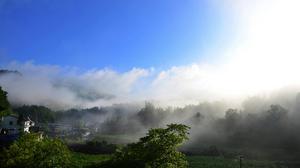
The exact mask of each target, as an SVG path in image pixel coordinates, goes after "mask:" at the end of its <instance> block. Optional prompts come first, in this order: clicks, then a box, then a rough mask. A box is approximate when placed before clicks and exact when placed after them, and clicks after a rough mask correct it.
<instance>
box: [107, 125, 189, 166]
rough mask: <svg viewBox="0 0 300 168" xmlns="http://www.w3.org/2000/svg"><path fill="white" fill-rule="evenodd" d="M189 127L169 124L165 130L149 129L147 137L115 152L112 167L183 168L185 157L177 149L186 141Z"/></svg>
mask: <svg viewBox="0 0 300 168" xmlns="http://www.w3.org/2000/svg"><path fill="white" fill-rule="evenodd" d="M188 129H189V127H188V126H186V125H183V124H170V125H168V127H167V128H166V129H163V128H156V129H150V131H149V132H148V134H147V136H145V137H143V138H141V139H140V141H139V142H137V143H132V144H129V145H127V146H126V147H124V148H121V149H119V150H117V152H116V153H115V154H114V158H113V165H112V166H113V167H130V168H142V167H145V168H185V167H187V165H188V163H187V161H186V158H185V155H184V154H183V153H181V152H179V151H177V147H178V146H179V145H181V144H182V143H183V142H184V141H185V140H187V139H188V137H187V134H188Z"/></svg>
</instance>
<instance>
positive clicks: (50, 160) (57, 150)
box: [0, 134, 71, 168]
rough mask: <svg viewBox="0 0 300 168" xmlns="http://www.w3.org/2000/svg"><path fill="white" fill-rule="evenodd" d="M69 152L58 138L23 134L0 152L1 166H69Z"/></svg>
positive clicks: (27, 167) (34, 167)
mask: <svg viewBox="0 0 300 168" xmlns="http://www.w3.org/2000/svg"><path fill="white" fill-rule="evenodd" d="M70 160H71V154H70V151H69V150H68V148H67V146H65V145H64V144H63V143H62V142H61V141H60V140H58V139H50V138H41V137H40V136H39V135H38V134H24V135H23V136H22V137H21V138H20V139H19V140H17V141H15V142H14V143H13V144H12V145H10V146H9V148H8V149H4V150H3V151H2V153H1V154H0V161H1V162H0V163H1V167H25V168H29V167H30V168H36V167H46V168H47V167H49V168H50V167H70V164H71V161H70Z"/></svg>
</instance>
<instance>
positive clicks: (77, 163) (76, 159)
mask: <svg viewBox="0 0 300 168" xmlns="http://www.w3.org/2000/svg"><path fill="white" fill-rule="evenodd" d="M110 157H111V156H110V155H90V154H83V153H77V152H73V153H72V162H73V165H74V167H90V166H92V165H97V164H99V163H101V162H104V161H107V160H109V159H110Z"/></svg>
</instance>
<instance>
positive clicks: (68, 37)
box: [0, 0, 230, 72]
mask: <svg viewBox="0 0 300 168" xmlns="http://www.w3.org/2000/svg"><path fill="white" fill-rule="evenodd" d="M0 25H1V26H0V58H1V59H0V61H2V62H6V63H8V62H10V61H18V62H26V61H30V60H31V61H34V62H35V63H36V64H50V65H59V66H72V67H78V68H80V69H83V70H88V69H91V68H105V67H108V68H111V69H114V70H117V71H121V72H122V71H127V70H130V69H131V68H133V67H140V68H150V67H155V68H158V69H166V68H169V67H171V66H178V65H185V64H191V63H194V62H199V61H201V60H203V59H206V60H210V59H213V58H205V57H204V56H205V53H206V52H209V51H213V50H219V49H220V48H222V47H224V44H226V43H227V41H228V40H229V39H230V33H229V32H230V31H229V30H230V29H229V27H230V26H229V25H230V21H229V19H228V18H226V16H225V15H224V13H222V12H221V11H220V10H218V9H217V8H216V7H215V6H213V5H212V4H211V3H208V1H206V0H202V1H201V0H184V1H183V0H163V1H162V0H143V1H140V0H128V1H123V0H109V1H104V0H88V1H82V0H52V1H50V0H26V1H25V0H24V1H17V0H2V3H0ZM211 57H212V56H211Z"/></svg>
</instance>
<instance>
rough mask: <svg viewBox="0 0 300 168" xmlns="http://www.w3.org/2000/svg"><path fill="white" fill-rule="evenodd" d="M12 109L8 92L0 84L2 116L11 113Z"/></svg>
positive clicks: (0, 111)
mask: <svg viewBox="0 0 300 168" xmlns="http://www.w3.org/2000/svg"><path fill="white" fill-rule="evenodd" d="M11 113H12V110H11V107H10V104H9V102H8V100H7V92H6V91H4V90H2V88H1V86H0V117H1V116H5V115H8V114H11Z"/></svg>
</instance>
